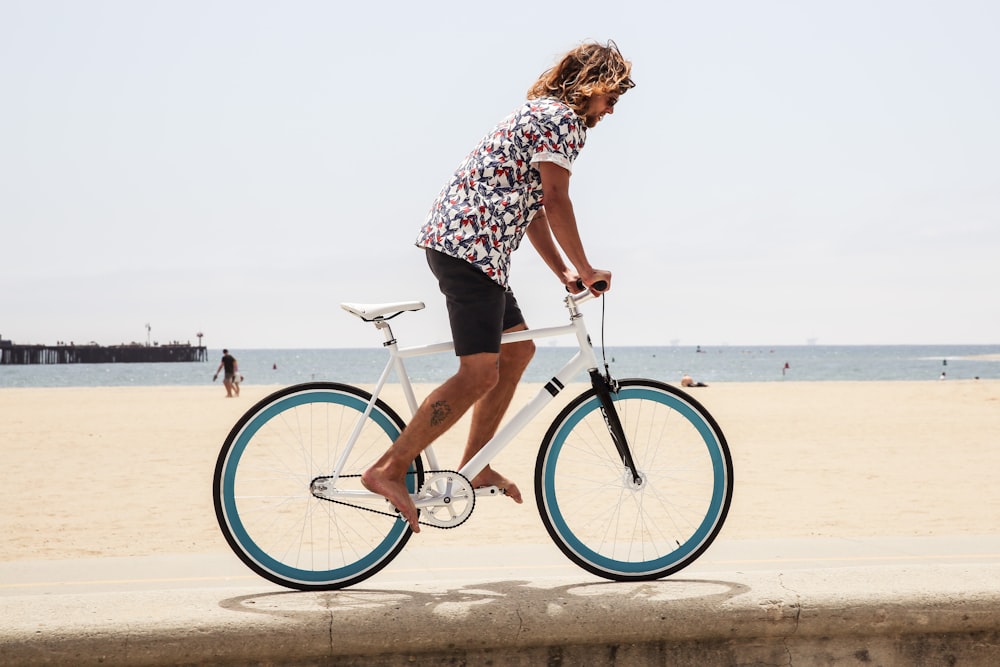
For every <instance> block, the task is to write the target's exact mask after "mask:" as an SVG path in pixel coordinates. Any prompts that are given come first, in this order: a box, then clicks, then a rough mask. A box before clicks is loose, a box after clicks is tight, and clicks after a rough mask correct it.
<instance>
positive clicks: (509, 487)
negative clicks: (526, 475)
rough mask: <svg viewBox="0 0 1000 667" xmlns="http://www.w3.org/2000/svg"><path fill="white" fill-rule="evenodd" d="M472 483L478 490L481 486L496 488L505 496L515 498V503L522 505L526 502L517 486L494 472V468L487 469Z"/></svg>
mask: <svg viewBox="0 0 1000 667" xmlns="http://www.w3.org/2000/svg"><path fill="white" fill-rule="evenodd" d="M471 482H472V488H474V489H478V488H479V487H481V486H495V487H497V488H498V489H500V490H501V491H503V492H504V494H506V495H508V496H510V497H511V498H513V499H514V502H515V503H518V504H521V503H522V502H524V501H523V500H521V491H520V489H518V488H517V484H515V483H514V482H512V481H510V480H509V479H507V478H506V477H504V476H503V475H501V474H500V473H498V472H497V471H495V470H493V468H489V467H488V468H486V469H485V470H483V471H482V472H481V473H479V474H478V475H476V476H475V477H474V478H473V479H472V480H471Z"/></svg>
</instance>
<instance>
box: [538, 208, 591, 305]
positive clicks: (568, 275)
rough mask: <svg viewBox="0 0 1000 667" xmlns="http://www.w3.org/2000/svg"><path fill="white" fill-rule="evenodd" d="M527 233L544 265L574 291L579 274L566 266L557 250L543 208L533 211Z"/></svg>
mask: <svg viewBox="0 0 1000 667" xmlns="http://www.w3.org/2000/svg"><path fill="white" fill-rule="evenodd" d="M527 233H528V240H529V241H531V245H532V246H534V248H535V250H536V251H537V252H538V254H539V255H540V256H541V258H542V260H543V261H544V262H545V264H546V266H548V267H549V268H550V269H552V273H554V274H556V276H558V277H559V280H561V281H562V282H563V283H564V284H565V285H566V287H567V288H568V289H570V290H571V291H574V292H575V291H576V289H577V288H576V281H577V280H578V279H579V278H580V276H579V275H577V273H576V271H574V270H573V269H571V268H569V267H568V266H566V262H565V261H564V260H563V256H562V253H561V252H559V247H558V246H557V245H556V241H555V239H553V238H552V230H551V229H550V228H549V221H548V218H546V217H545V209H541V210H539V211H538V212H537V213H535V217H534V218H532V219H531V224H530V225H528V232H527Z"/></svg>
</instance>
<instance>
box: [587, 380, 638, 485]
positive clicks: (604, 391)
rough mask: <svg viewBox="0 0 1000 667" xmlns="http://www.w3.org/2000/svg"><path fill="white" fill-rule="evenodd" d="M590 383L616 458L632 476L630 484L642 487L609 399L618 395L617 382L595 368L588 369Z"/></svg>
mask: <svg viewBox="0 0 1000 667" xmlns="http://www.w3.org/2000/svg"><path fill="white" fill-rule="evenodd" d="M590 383H591V385H592V386H593V387H594V392H595V393H596V394H597V398H598V399H599V400H600V401H601V414H602V415H603V416H604V423H605V424H607V427H608V433H609V434H611V440H612V442H614V443H615V449H617V450H618V456H620V457H621V460H622V463H623V464H624V465H625V467H626V468H627V469H628V471H629V473H630V474H631V475H632V483H633V484H635V486H636V487H639V486H642V476H641V475H639V470H638V468H636V467H635V460H634V459H633V458H632V450H631V449H629V446H628V439H627V438H626V437H625V429H624V428H622V421H621V418H619V416H618V409H617V408H616V407H615V403H614V401H613V400H612V399H611V393H612V392H614V393H618V382H617V381H615V380H614V379H612V378H611V375H610V374H608V375H602V374H601V373H600V371H598V370H597V369H596V368H592V369H590Z"/></svg>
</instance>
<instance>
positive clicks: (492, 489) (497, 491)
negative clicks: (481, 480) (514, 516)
mask: <svg viewBox="0 0 1000 667" xmlns="http://www.w3.org/2000/svg"><path fill="white" fill-rule="evenodd" d="M476 495H477V496H506V495H507V490H506V489H501V488H500V487H499V486H480V487H477V488H476Z"/></svg>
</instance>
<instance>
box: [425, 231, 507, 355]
mask: <svg viewBox="0 0 1000 667" xmlns="http://www.w3.org/2000/svg"><path fill="white" fill-rule="evenodd" d="M427 265H428V266H430V267H431V271H432V272H433V273H434V275H435V276H436V277H437V279H438V286H439V287H440V288H441V293H442V294H444V298H445V303H446V304H447V305H448V320H449V321H450V322H451V335H452V340H454V341H455V354H456V355H458V356H459V357H464V356H467V355H470V354H478V353H480V352H492V353H494V354H497V353H499V352H500V336H501V334H503V332H504V331H507V330H508V329H511V328H513V327H516V326H517V325H519V324H524V316H523V315H521V309H520V308H519V307H518V305H517V299H515V298H514V293H513V292H511V291H510V290H509V289H504V288H503V287H501V286H500V285H499V284H497V283H495V282H493V280H492V279H491V278H490V277H489V276H487V275H486V274H485V273H483V272H482V271H480V270H479V269H477V268H476V267H475V266H473V265H472V264H470V263H469V262H466V261H465V260H463V259H457V258H455V257H450V256H449V255H445V254H444V253H442V252H438V251H437V250H427Z"/></svg>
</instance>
